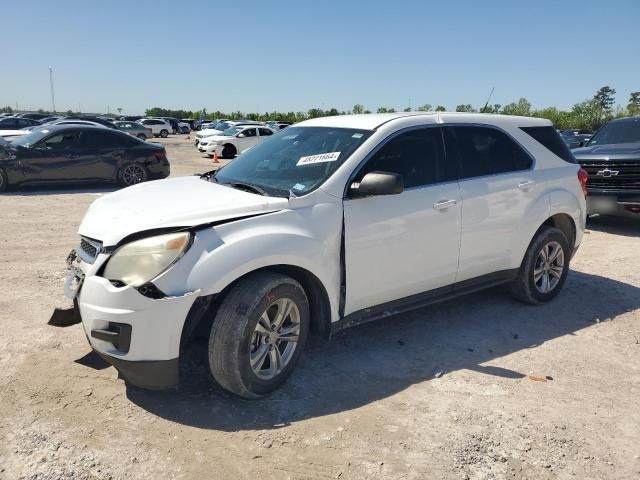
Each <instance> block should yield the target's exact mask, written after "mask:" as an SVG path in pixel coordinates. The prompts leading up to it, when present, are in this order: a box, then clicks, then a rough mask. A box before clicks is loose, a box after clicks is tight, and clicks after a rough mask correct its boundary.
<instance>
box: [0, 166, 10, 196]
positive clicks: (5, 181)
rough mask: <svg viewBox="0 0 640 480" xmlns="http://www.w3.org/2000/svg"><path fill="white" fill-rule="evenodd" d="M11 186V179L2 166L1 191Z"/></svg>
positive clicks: (0, 171) (0, 174) (0, 172)
mask: <svg viewBox="0 0 640 480" xmlns="http://www.w3.org/2000/svg"><path fill="white" fill-rule="evenodd" d="M8 186H9V180H8V179H7V174H6V173H4V170H3V169H1V168H0V192H4V191H5V190H6V189H7V187H8Z"/></svg>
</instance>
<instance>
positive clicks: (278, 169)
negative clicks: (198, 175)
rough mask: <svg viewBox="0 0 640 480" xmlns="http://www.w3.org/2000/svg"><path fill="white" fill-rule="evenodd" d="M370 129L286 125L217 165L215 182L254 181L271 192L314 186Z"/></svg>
mask: <svg viewBox="0 0 640 480" xmlns="http://www.w3.org/2000/svg"><path fill="white" fill-rule="evenodd" d="M372 133H373V132H371V131H370V130H354V129H347V128H331V127H290V128H288V129H287V130H283V131H282V132H281V133H278V134H275V135H273V136H271V137H269V138H268V139H266V140H264V141H263V142H262V143H259V144H258V145H256V146H255V147H253V148H251V149H250V150H248V151H246V152H244V153H243V154H242V155H240V156H239V157H238V158H236V159H235V160H234V161H232V162H231V163H229V164H228V165H226V166H225V167H224V168H221V169H220V170H219V171H218V173H217V174H216V176H215V180H216V181H217V182H218V183H222V184H225V183H231V184H233V183H248V184H252V185H257V186H258V187H260V188H262V189H263V190H265V191H267V192H268V193H269V194H272V195H286V196H288V195H289V192H290V191H291V192H293V193H294V194H295V195H302V194H305V193H308V192H310V191H312V190H314V189H316V188H317V187H318V186H320V184H322V183H323V182H324V181H325V180H326V179H327V178H329V177H330V176H331V174H333V172H335V171H336V170H337V168H338V167H339V166H340V165H341V164H342V163H343V162H344V161H345V160H346V159H347V158H349V156H351V154H352V153H353V152H354V151H355V150H356V149H357V148H358V147H359V146H360V145H362V143H363V142H364V141H365V140H366V139H367V138H369V136H370V135H371V134H372Z"/></svg>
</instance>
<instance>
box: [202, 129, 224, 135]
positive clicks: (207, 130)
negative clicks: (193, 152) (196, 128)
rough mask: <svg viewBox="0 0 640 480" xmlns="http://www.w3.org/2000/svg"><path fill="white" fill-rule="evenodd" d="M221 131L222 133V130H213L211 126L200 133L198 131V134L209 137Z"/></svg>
mask: <svg viewBox="0 0 640 480" xmlns="http://www.w3.org/2000/svg"><path fill="white" fill-rule="evenodd" d="M221 133H222V130H214V129H213V128H205V129H204V130H202V131H201V132H200V133H198V136H200V137H210V136H212V135H220V134H221Z"/></svg>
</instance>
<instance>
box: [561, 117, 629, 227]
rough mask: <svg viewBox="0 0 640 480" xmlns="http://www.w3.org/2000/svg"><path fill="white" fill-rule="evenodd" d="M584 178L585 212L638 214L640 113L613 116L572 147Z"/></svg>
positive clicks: (623, 214)
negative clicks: (586, 177)
mask: <svg viewBox="0 0 640 480" xmlns="http://www.w3.org/2000/svg"><path fill="white" fill-rule="evenodd" d="M573 154H574V155H575V157H576V159H577V160H578V163H579V164H580V165H582V168H584V169H585V170H586V171H587V173H588V174H589V178H588V181H587V191H588V192H589V196H588V197H587V213H589V214H590V215H591V214H605V215H622V216H629V215H630V216H634V217H638V216H639V215H638V214H640V116H637V117H627V118H620V119H617V120H612V121H610V122H609V123H607V124H606V125H604V126H603V127H602V128H601V129H600V130H598V131H597V132H596V133H595V134H594V135H593V137H592V138H591V140H589V142H588V143H587V144H586V146H585V147H583V148H577V149H575V150H573Z"/></svg>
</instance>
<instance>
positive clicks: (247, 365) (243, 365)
mask: <svg viewBox="0 0 640 480" xmlns="http://www.w3.org/2000/svg"><path fill="white" fill-rule="evenodd" d="M309 323H310V316H309V302H308V300H307V296H306V294H305V292H304V290H303V288H302V286H301V285H300V284H299V283H298V282H296V281H295V280H294V279H292V278H290V277H287V276H285V275H280V274H277V273H271V272H258V273H254V274H251V275H249V276H247V277H246V278H244V279H242V280H241V281H240V282H239V283H238V284H237V285H236V286H235V287H234V288H233V289H232V290H231V291H230V292H229V294H228V295H227V297H226V298H225V299H224V301H223V302H222V304H221V305H220V309H219V310H218V313H217V315H216V317H215V319H214V321H213V326H212V327H211V335H210V337H209V368H210V369H211V374H212V375H213V378H214V379H215V380H216V381H217V382H218V384H220V386H222V387H223V388H224V389H225V390H228V391H229V392H231V393H234V394H235V395H238V396H240V397H243V398H248V399H254V398H260V397H262V396H264V395H266V394H268V393H270V392H272V391H274V390H275V389H276V388H278V387H279V386H280V385H282V384H283V383H284V382H285V381H286V380H287V378H288V377H289V375H291V372H292V371H293V369H294V368H295V366H296V364H297V363H298V359H299V358H300V354H301V353H302V349H303V347H304V344H305V341H306V339H307V335H308V333H309Z"/></svg>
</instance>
